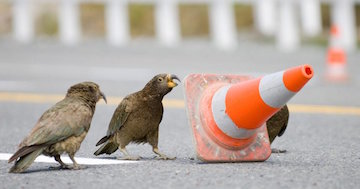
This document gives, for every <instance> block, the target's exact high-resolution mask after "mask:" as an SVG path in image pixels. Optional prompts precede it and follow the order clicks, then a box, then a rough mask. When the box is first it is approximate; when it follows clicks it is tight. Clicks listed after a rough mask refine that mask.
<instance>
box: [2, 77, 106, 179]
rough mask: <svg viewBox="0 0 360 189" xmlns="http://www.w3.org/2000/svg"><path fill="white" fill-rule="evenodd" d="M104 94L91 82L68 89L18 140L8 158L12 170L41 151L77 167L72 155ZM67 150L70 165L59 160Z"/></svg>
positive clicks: (18, 169)
mask: <svg viewBox="0 0 360 189" xmlns="http://www.w3.org/2000/svg"><path fill="white" fill-rule="evenodd" d="M100 98H103V99H104V101H105V102H106V97H105V95H104V94H103V93H102V92H101V91H100V89H99V86H98V85H97V84H96V83H93V82H83V83H79V84H76V85H73V86H71V87H70V89H68V91H67V94H66V96H65V98H64V99H63V100H61V101H60V102H58V103H56V104H55V105H54V106H52V107H51V108H50V109H48V110H47V111H45V112H44V114H43V115H42V116H41V117H40V119H39V120H38V122H37V123H36V125H35V127H34V128H33V129H32V131H31V132H30V134H29V135H28V136H27V137H26V138H25V139H24V140H23V141H22V142H21V143H20V145H19V149H18V151H17V152H16V153H15V154H14V155H13V156H12V157H11V158H10V159H9V163H10V162H12V161H15V164H14V166H13V167H11V169H10V171H9V172H11V173H20V172H23V171H25V170H26V169H27V168H28V167H29V166H30V165H31V164H32V163H33V162H34V160H35V158H36V157H37V156H39V155H40V154H44V155H46V156H50V157H54V158H55V160H56V161H57V162H59V163H60V165H61V166H60V168H72V169H79V168H80V166H79V165H78V164H77V163H76V161H75V159H74V155H75V153H76V152H77V151H78V150H79V148H80V145H81V142H82V141H83V140H84V138H85V136H86V134H87V132H88V131H89V128H90V124H91V120H92V117H93V115H94V112H95V106H96V103H97V102H98V101H99V99H100ZM63 153H67V154H68V155H69V157H70V159H71V160H72V161H73V167H70V166H68V165H66V164H65V163H64V162H62V161H61V159H60V155H61V154H63Z"/></svg>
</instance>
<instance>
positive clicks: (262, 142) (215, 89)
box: [184, 65, 313, 162]
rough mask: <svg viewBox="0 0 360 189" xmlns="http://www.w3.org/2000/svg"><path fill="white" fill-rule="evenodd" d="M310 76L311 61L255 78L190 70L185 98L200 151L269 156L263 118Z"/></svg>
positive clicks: (214, 157) (209, 156)
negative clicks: (191, 71) (191, 72)
mask: <svg viewBox="0 0 360 189" xmlns="http://www.w3.org/2000/svg"><path fill="white" fill-rule="evenodd" d="M312 76H313V68H312V67H311V66H310V65H302V66H298V67H294V68H291V69H288V70H286V71H281V72H277V73H273V74H270V75H266V76H264V77H261V78H257V79H252V78H250V77H249V76H240V75H216V74H191V75H188V76H187V77H186V78H185V79H184V88H185V99H186V101H185V102H186V110H187V114H188V118H189V122H190V125H191V128H192V131H193V134H194V139H195V144H196V152H197V157H198V158H199V159H200V160H203V161H206V162H241V161H265V160H266V159H268V158H269V156H270V154H271V148H270V142H269V137H268V133H267V129H266V125H265V122H266V121H267V120H268V119H269V118H270V117H271V116H272V115H274V114H275V113H276V112H277V111H278V110H280V108H281V107H282V106H284V105H285V104H286V103H287V102H288V100H290V98H291V97H292V96H294V95H295V94H296V93H297V92H298V91H299V90H300V89H301V88H302V87H303V86H304V85H305V84H306V83H307V82H308V81H309V79H311V78H312Z"/></svg>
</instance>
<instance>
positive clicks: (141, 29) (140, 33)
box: [128, 4, 155, 37]
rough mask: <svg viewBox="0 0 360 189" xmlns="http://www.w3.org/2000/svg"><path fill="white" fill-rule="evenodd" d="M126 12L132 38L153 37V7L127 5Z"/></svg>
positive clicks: (147, 5) (148, 5)
mask: <svg viewBox="0 0 360 189" xmlns="http://www.w3.org/2000/svg"><path fill="white" fill-rule="evenodd" d="M128 10H129V12H128V14H129V19H130V34H131V36H132V37H146V36H154V35H155V19H154V5H151V4H129V9H128Z"/></svg>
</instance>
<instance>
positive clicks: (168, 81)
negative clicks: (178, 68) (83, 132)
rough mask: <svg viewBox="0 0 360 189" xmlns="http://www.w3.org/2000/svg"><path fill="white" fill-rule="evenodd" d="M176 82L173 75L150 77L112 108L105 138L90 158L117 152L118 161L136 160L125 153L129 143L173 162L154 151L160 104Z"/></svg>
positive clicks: (136, 157) (156, 146) (135, 157)
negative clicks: (143, 85)
mask: <svg viewBox="0 0 360 189" xmlns="http://www.w3.org/2000/svg"><path fill="white" fill-rule="evenodd" d="M174 79H176V80H178V81H179V82H180V79H179V78H178V77H177V76H176V75H173V74H159V75H156V76H154V77H153V78H152V79H151V80H150V81H149V82H148V83H147V84H146V85H145V87H144V88H143V89H142V90H140V91H138V92H135V93H132V94H130V95H127V96H126V97H125V98H124V99H123V100H122V101H121V102H120V104H119V105H118V107H117V108H116V110H115V112H114V114H113V116H112V119H111V121H110V124H109V128H108V130H107V133H106V136H104V137H103V138H101V139H100V140H99V142H98V143H97V144H96V146H99V145H102V146H101V147H100V148H99V149H98V150H97V151H96V152H95V153H94V155H96V156H97V155H100V154H112V153H114V152H115V151H116V150H117V149H120V151H121V152H122V153H123V155H124V156H123V157H121V158H118V159H122V160H139V159H140V157H139V156H130V155H129V153H128V152H127V150H126V146H127V145H128V144H129V143H131V142H132V143H137V144H141V143H149V144H150V145H151V146H152V150H153V152H154V153H155V154H157V155H158V156H159V158H160V159H165V160H167V159H175V158H170V157H168V156H166V155H165V154H162V153H161V152H160V151H159V149H158V138H159V124H160V122H161V120H162V117H163V112H164V107H163V104H162V100H163V98H164V96H165V95H166V94H168V93H169V92H170V91H171V90H172V89H173V88H174V87H176V86H177V85H178V84H177V83H175V82H174V81H173V80H174Z"/></svg>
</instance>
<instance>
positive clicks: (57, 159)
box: [54, 155, 70, 169]
mask: <svg viewBox="0 0 360 189" xmlns="http://www.w3.org/2000/svg"><path fill="white" fill-rule="evenodd" d="M54 158H55V161H57V162H59V163H60V168H61V169H69V168H70V166H69V165H66V164H65V163H64V162H63V161H62V160H61V158H60V155H56V156H55V157H54Z"/></svg>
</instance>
